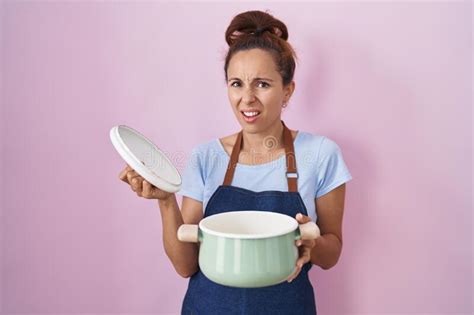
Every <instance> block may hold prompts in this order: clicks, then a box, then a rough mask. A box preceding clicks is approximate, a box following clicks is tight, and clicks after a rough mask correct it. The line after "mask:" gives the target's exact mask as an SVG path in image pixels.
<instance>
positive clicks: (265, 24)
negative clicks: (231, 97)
mask: <svg viewBox="0 0 474 315" xmlns="http://www.w3.org/2000/svg"><path fill="white" fill-rule="evenodd" d="M225 40H226V42H227V44H229V50H228V52H227V55H226V58H225V65H224V72H225V81H226V82H227V80H228V78H227V68H228V66H229V62H230V59H231V58H232V56H233V55H234V54H235V53H237V52H239V51H242V50H249V49H253V48H260V49H263V50H265V51H268V52H269V53H270V54H271V55H272V57H273V60H274V61H275V64H276V65H277V70H278V72H279V73H280V75H281V77H282V81H283V86H286V85H288V84H289V83H290V82H291V81H292V80H293V76H294V73H295V68H296V59H297V56H296V53H295V50H294V49H293V47H291V45H290V44H289V43H288V29H287V28H286V25H285V24H284V23H283V22H282V21H280V20H278V19H276V18H275V17H273V16H272V15H270V14H269V13H267V12H262V11H247V12H242V13H240V14H238V15H236V16H235V17H234V18H233V19H232V21H231V22H230V25H229V26H228V27H227V30H226V32H225Z"/></svg>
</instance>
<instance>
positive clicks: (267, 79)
mask: <svg viewBox="0 0 474 315" xmlns="http://www.w3.org/2000/svg"><path fill="white" fill-rule="evenodd" d="M232 80H239V81H241V80H240V79H239V78H230V79H229V80H227V81H232ZM258 80H265V81H271V82H273V80H272V79H270V78H255V79H253V81H258Z"/></svg>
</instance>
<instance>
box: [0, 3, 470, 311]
mask: <svg viewBox="0 0 474 315" xmlns="http://www.w3.org/2000/svg"><path fill="white" fill-rule="evenodd" d="M1 5H2V6H3V7H2V11H1V29H2V33H1V36H2V46H1V48H2V49H1V50H0V52H1V55H2V57H3V59H2V63H1V66H2V70H1V74H2V79H3V81H2V83H3V86H2V99H1V100H2V107H1V108H2V115H1V124H0V128H1V130H0V131H1V132H0V135H1V137H0V143H1V145H2V152H1V158H2V159H1V162H2V164H1V177H0V178H1V185H2V189H0V191H1V194H2V195H1V196H0V198H1V199H0V200H1V201H2V204H1V211H2V213H1V239H2V242H3V243H2V245H3V246H2V252H1V255H2V256H1V259H0V262H1V264H2V271H3V272H2V274H1V275H2V277H1V290H2V294H1V300H0V302H2V304H3V306H2V308H1V309H2V311H3V313H5V314H12V313H29V314H40V313H50V314H67V313H83V314H85V313H88V314H92V313H95V314H97V313H101V314H115V313H129V314H132V313H133V314H143V313H155V314H177V313H178V312H179V310H180V307H181V301H182V298H183V296H184V293H185V290H186V286H187V282H188V280H187V279H183V278H181V277H180V276H179V275H178V274H177V273H176V272H175V271H174V269H173V266H172V265H171V263H170V261H169V260H168V258H167V256H166V255H165V253H164V249H163V245H162V235H161V233H162V226H161V218H160V213H159V208H158V206H157V202H156V201H152V200H146V199H141V198H138V197H137V196H136V195H135V193H134V192H133V191H131V190H130V189H129V188H128V186H127V185H126V184H124V183H122V182H120V181H119V180H118V177H117V176H118V173H119V171H120V170H121V169H122V168H123V167H124V162H123V161H122V160H121V159H120V157H119V156H118V154H117V153H116V152H115V150H114V149H113V147H112V145H111V143H110V140H109V134H108V132H109V129H110V128H111V127H112V126H114V125H117V124H126V125H129V126H131V127H134V128H136V129H138V130H139V131H141V132H143V133H144V134H145V135H147V136H149V137H150V138H151V139H152V140H153V141H154V142H155V143H156V144H157V145H158V146H159V147H161V148H162V149H163V150H165V151H166V152H167V153H168V154H169V156H170V157H171V158H172V159H173V161H174V163H175V164H176V165H177V167H178V168H179V169H180V170H182V168H183V167H184V165H185V163H186V161H187V159H188V158H189V155H190V150H191V148H192V147H193V146H194V145H196V144H198V143H201V142H204V141H208V140H210V139H214V138H217V137H222V136H224V135H227V134H230V133H233V132H235V131H237V130H238V128H239V126H238V124H237V122H236V121H235V119H234V117H233V114H232V111H231V109H230V107H229V103H228V100H227V94H226V88H225V85H224V84H223V75H224V73H223V70H222V68H223V58H224V52H225V50H226V48H227V47H226V43H225V41H224V31H225V28H226V27H227V25H228V23H229V22H230V20H231V18H232V17H233V16H234V15H236V14H237V13H239V12H241V11H245V10H250V9H261V10H265V9H269V10H270V13H273V14H274V15H275V16H276V17H278V18H280V19H282V20H283V21H284V22H285V23H286V24H287V26H288V28H289V33H290V42H291V43H292V44H293V45H294V46H295V48H296V50H297V53H298V54H299V58H300V63H299V65H298V68H297V71H296V78H295V80H296V92H295V94H294V97H293V99H292V100H291V101H290V105H289V107H288V110H287V111H286V112H285V113H284V116H283V119H284V120H285V122H287V124H288V125H289V126H290V128H294V129H299V130H304V131H308V132H313V133H318V134H323V135H326V136H328V137H330V138H332V139H334V140H335V141H336V142H337V143H338V144H339V145H340V146H341V148H342V150H343V154H344V157H345V160H346V162H347V165H348V167H349V169H350V170H351V173H352V175H353V177H354V180H353V181H352V182H351V183H350V184H348V187H347V198H346V209H345V216H344V249H343V254H342V257H341V259H340V260H339V263H338V265H337V266H335V267H334V268H332V269H330V270H328V271H324V270H321V269H319V268H317V267H316V268H313V269H312V271H311V273H310V275H311V280H312V283H313V286H314V287H315V293H316V299H317V307H318V311H319V313H320V314H381V313H393V314H403V313H425V314H428V313H437V314H447V313H458V314H461V313H463V314H468V313H471V312H472V311H473V305H472V294H473V290H472V280H473V277H472V263H473V262H472V252H473V247H472V223H473V222H472V213H471V211H472V182H471V179H472V151H471V149H472V130H471V125H472V112H471V105H472V103H471V102H472V95H471V89H472V78H471V70H472V61H471V57H472V46H471V45H472V31H471V20H472V15H471V14H472V13H471V12H472V11H471V9H472V5H471V3H470V2H467V1H464V2H461V1H457V2H456V1H451V2H448V1H445V2H428V1H426V2H419V1H413V2H408V1H403V2H399V3H391V2H349V1H345V2H332V3H330V2H317V3H309V2H307V3H299V4H290V3H264V4H252V3H222V4H218V3H212V2H208V3H176V4H172V3H159V2H155V3H151V2H142V3H132V2H128V3H127V2H124V3H121V4H119V3H118V2H117V3H113V2H98V1H97V2H92V1H91V2H86V1H84V2H68V3H67V2H60V1H58V2H43V3H39V2H36V3H34V2H30V3H26V2H20V1H18V2H16V1H7V2H2V4H1Z"/></svg>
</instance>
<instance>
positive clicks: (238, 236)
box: [199, 210, 298, 239]
mask: <svg viewBox="0 0 474 315" xmlns="http://www.w3.org/2000/svg"><path fill="white" fill-rule="evenodd" d="M237 212H238V213H256V212H258V213H259V214H263V213H264V214H263V215H268V217H272V216H281V217H282V218H283V217H284V219H285V220H286V219H287V220H288V228H285V229H282V230H280V231H278V232H274V233H260V234H239V233H224V232H219V231H214V230H212V229H209V228H207V227H206V226H205V223H206V221H210V220H215V218H216V216H225V215H227V214H229V213H237ZM297 228H298V221H296V220H295V219H293V218H292V217H291V216H289V215H286V214H281V213H278V212H272V211H258V210H243V211H228V212H222V213H218V214H214V215H211V216H209V217H206V218H204V219H202V220H201V221H200V222H199V229H200V230H202V231H203V232H205V233H207V234H210V235H215V236H221V237H226V238H235V239H260V238H269V237H276V236H281V235H285V234H288V233H290V232H293V231H295V230H296V229H297Z"/></svg>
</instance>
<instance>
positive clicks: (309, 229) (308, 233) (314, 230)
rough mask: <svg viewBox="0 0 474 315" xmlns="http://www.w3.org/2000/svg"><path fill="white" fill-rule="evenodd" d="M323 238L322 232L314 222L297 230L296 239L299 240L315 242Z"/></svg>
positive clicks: (304, 224) (299, 226)
mask: <svg viewBox="0 0 474 315" xmlns="http://www.w3.org/2000/svg"><path fill="white" fill-rule="evenodd" d="M320 236H321V231H320V230H319V227H318V226H317V225H316V223H314V222H313V221H310V222H306V223H303V224H299V225H298V229H297V230H296V236H295V239H296V240H299V239H302V240H315V239H317V238H318V237H320Z"/></svg>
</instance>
